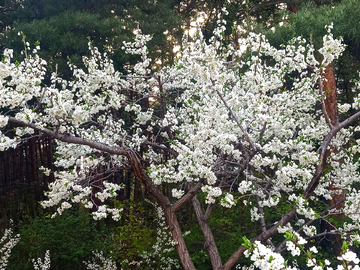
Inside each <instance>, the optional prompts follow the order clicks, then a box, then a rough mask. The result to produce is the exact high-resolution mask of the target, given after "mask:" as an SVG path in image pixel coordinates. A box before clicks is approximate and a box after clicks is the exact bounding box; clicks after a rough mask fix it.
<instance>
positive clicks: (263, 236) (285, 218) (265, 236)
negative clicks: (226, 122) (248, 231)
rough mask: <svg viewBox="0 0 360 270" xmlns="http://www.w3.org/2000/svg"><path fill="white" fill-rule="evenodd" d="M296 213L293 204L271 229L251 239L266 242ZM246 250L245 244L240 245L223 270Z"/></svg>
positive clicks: (227, 268) (229, 266)
mask: <svg viewBox="0 0 360 270" xmlns="http://www.w3.org/2000/svg"><path fill="white" fill-rule="evenodd" d="M295 215H296V207H295V206H293V207H292V209H291V210H290V211H289V212H288V213H287V214H286V215H284V216H283V217H282V218H281V219H280V220H279V221H278V222H277V223H276V224H275V225H274V226H272V227H271V228H270V229H268V230H266V231H265V232H263V233H261V234H260V235H258V236H256V237H254V238H252V239H251V242H254V241H260V242H264V241H266V240H267V239H269V238H270V237H272V236H274V235H275V234H277V228H278V227H279V226H280V225H286V224H287V223H288V222H290V221H291V220H292V219H293V218H294V217H295ZM245 251H246V247H245V246H240V247H239V248H238V249H237V250H236V251H235V252H234V253H233V254H232V255H231V256H230V258H229V259H228V260H227V262H226V263H225V264H224V265H223V267H222V268H221V270H229V269H231V267H232V266H233V265H234V264H235V263H236V262H237V261H238V259H239V258H240V257H242V256H243V255H244V252H245Z"/></svg>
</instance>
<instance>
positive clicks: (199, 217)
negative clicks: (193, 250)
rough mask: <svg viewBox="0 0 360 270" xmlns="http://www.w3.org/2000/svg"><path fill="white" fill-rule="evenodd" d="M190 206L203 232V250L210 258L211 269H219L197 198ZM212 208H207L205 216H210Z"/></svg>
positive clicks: (194, 198)
mask: <svg viewBox="0 0 360 270" xmlns="http://www.w3.org/2000/svg"><path fill="white" fill-rule="evenodd" d="M192 204H193V206H194V210H195V214H196V218H197V220H198V223H199V225H200V228H201V231H202V232H203V235H204V238H205V244H204V248H205V249H206V251H207V253H208V254H209V256H210V260H211V265H212V269H215V270H218V269H221V266H222V263H221V258H220V254H219V251H218V249H217V247H216V244H215V239H214V236H213V234H212V232H211V229H210V226H209V223H208V218H205V216H204V215H203V213H202V210H201V205H200V202H199V199H198V198H197V196H194V197H193V198H192ZM212 208H213V204H211V205H209V206H208V208H207V210H206V212H207V216H210V213H211V209H212Z"/></svg>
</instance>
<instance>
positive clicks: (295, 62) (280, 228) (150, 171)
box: [0, 11, 360, 269]
mask: <svg viewBox="0 0 360 270" xmlns="http://www.w3.org/2000/svg"><path fill="white" fill-rule="evenodd" d="M225 12H226V11H225ZM219 18H220V16H219ZM224 23H225V22H222V21H221V20H219V27H218V28H217V29H216V30H215V32H214V36H213V38H212V39H211V40H210V42H209V43H206V42H205V41H204V39H203V37H202V36H201V33H198V35H197V37H196V38H194V40H193V41H191V42H185V41H184V43H183V44H182V51H181V53H180V54H179V58H178V59H177V61H176V63H175V64H174V65H173V66H167V67H164V68H162V69H161V70H159V71H156V72H153V71H152V68H151V66H150V64H151V59H149V58H148V57H147V47H146V42H147V41H149V40H150V36H146V35H142V34H141V32H140V31H137V33H136V37H135V40H134V42H133V43H124V49H125V50H126V52H127V53H131V54H138V55H140V57H141V61H140V62H138V63H137V64H136V65H135V66H133V67H132V68H131V69H129V70H128V75H126V76H123V75H122V74H120V73H119V72H117V71H116V70H115V69H114V67H113V64H112V61H111V60H109V58H108V55H107V54H106V53H104V54H102V53H100V52H99V50H98V49H97V48H94V47H92V45H91V43H89V48H90V50H91V57H88V58H86V57H84V59H83V60H84V64H85V67H86V68H85V69H80V68H78V67H76V66H74V65H71V64H69V66H70V68H71V69H72V70H73V80H71V81H67V80H64V79H62V78H60V77H59V76H58V75H57V73H56V72H53V73H51V78H50V83H49V84H46V83H45V77H46V76H47V72H48V69H47V65H46V62H45V61H44V60H42V59H41V58H39V56H38V55H37V54H36V51H34V52H33V53H32V54H30V53H29V52H30V51H31V48H30V47H29V45H28V44H25V45H26V49H25V51H24V53H25V58H24V60H23V61H22V62H20V63H13V62H12V51H11V50H6V51H5V54H4V58H3V60H2V61H1V62H0V108H1V109H2V110H1V114H0V128H1V130H0V150H6V149H8V148H10V147H16V146H17V145H18V144H19V143H21V142H22V140H23V139H24V138H26V136H29V135H30V134H33V133H34V132H36V133H38V134H44V135H46V136H50V137H53V138H55V139H56V142H57V147H56V153H57V160H56V163H55V165H56V167H57V168H58V169H59V170H58V171H56V172H51V171H50V170H49V169H48V168H41V169H42V170H43V171H44V173H47V174H48V173H54V174H55V176H56V180H55V182H53V183H51V184H50V185H49V189H50V190H49V192H48V193H47V196H48V200H46V201H44V202H42V205H43V206H44V207H50V206H54V205H59V207H58V210H57V213H55V214H54V215H56V214H61V213H62V212H63V211H64V210H65V209H67V208H70V207H71V206H72V203H82V204H83V205H84V206H85V207H88V208H93V207H96V206H94V204H95V200H94V197H97V198H98V199H99V200H100V201H101V202H104V201H105V200H107V199H109V198H110V197H113V196H115V195H116V192H117V191H118V190H119V189H120V188H121V186H119V185H117V184H114V183H107V182H106V181H104V183H103V186H102V187H101V190H100V191H98V192H97V193H95V194H94V193H93V192H92V181H91V178H90V177H89V172H90V171H91V169H92V168H95V167H96V166H97V165H99V164H103V165H106V166H107V168H109V170H112V169H116V168H130V167H131V168H132V170H133V172H134V175H135V176H136V177H137V178H138V179H139V181H141V183H142V184H143V185H144V187H145V188H146V189H147V190H148V191H149V193H150V194H151V195H152V196H153V198H155V199H156V200H157V202H158V204H159V205H160V206H161V207H162V208H163V209H164V212H165V216H166V219H167V222H168V224H169V227H170V230H171V231H172V235H173V238H174V245H175V246H176V248H177V249H178V252H179V255H180V259H181V261H182V264H183V266H184V267H185V268H186V269H192V268H191V267H190V266H191V262H190V259H189V258H190V257H189V256H188V257H186V256H187V255H186V252H187V250H186V246H185V242H184V241H183V239H182V236H181V230H180V229H179V228H178V222H177V221H176V216H175V213H176V211H177V210H179V209H180V207H181V206H182V205H184V204H185V203H186V202H188V201H190V200H192V201H193V204H194V208H195V212H197V210H199V209H200V212H197V217H198V219H199V224H200V225H201V227H202V229H203V228H204V235H205V238H206V239H208V238H207V237H212V236H211V235H210V236H209V235H208V234H206V233H205V231H206V228H207V227H206V226H207V224H206V223H202V219H201V217H207V218H208V215H210V213H211V207H212V206H213V204H220V205H222V206H223V207H226V208H231V207H236V206H237V202H238V201H239V200H242V202H243V203H244V204H247V203H248V204H251V205H252V208H251V210H250V214H251V218H252V220H253V221H254V222H256V221H259V222H261V224H263V233H262V234H261V235H259V237H258V238H256V239H253V240H252V241H251V243H248V244H247V245H245V246H243V247H246V248H244V249H241V248H239V250H238V251H236V252H235V253H234V255H233V256H232V257H231V258H230V259H229V261H228V262H227V263H225V264H224V265H223V266H222V265H221V260H220V264H219V263H218V262H216V261H217V260H216V256H217V255H213V253H211V254H212V255H211V254H210V253H209V254H210V256H213V257H211V260H212V263H213V266H214V269H220V267H223V268H222V269H229V268H230V267H231V266H232V265H233V264H234V263H235V262H236V260H237V259H238V258H239V257H240V256H242V255H243V254H244V251H245V250H246V249H247V250H248V251H246V253H245V255H246V256H250V253H252V255H251V256H250V259H251V260H252V261H254V265H255V266H256V267H259V268H261V269H282V268H284V267H285V266H284V259H283V258H282V257H281V255H280V254H279V253H277V252H280V251H282V250H281V249H275V250H274V248H273V249H272V250H270V249H269V247H266V246H264V245H263V244H264V243H261V242H264V241H268V244H271V241H270V237H271V236H273V235H274V234H275V233H277V232H279V233H284V235H285V236H286V238H287V239H288V241H287V242H284V243H286V244H284V245H285V247H286V248H287V249H288V250H290V251H291V253H292V255H293V256H298V255H299V254H300V250H301V249H304V245H305V244H306V243H307V240H305V239H304V238H303V237H304V235H306V236H311V237H314V235H317V234H319V233H323V232H317V231H316V230H317V229H316V227H314V226H312V225H311V224H312V223H313V221H314V220H316V219H319V218H321V219H325V218H326V216H327V215H328V214H329V213H330V212H332V211H339V209H338V208H336V207H334V206H329V205H328V204H324V206H323V208H322V209H321V212H319V208H317V210H316V209H314V208H313V206H314V205H315V204H316V203H317V202H323V201H326V200H330V199H331V198H332V195H333V194H334V193H336V192H339V191H341V190H347V195H346V197H345V198H343V201H345V207H344V208H342V209H340V211H342V212H343V213H344V214H346V215H347V216H348V217H349V218H350V219H351V222H349V223H345V224H344V226H343V227H341V228H340V227H339V228H334V232H339V231H341V232H344V233H345V232H349V233H350V232H352V231H354V230H356V229H359V228H360V224H359V212H358V209H359V205H358V203H359V202H360V193H359V191H358V190H356V189H355V188H354V185H355V184H356V182H357V181H358V180H359V179H360V178H359V173H358V167H359V163H358V162H355V161H354V155H355V154H356V153H358V152H359V151H360V141H359V140H355V139H354V134H355V133H356V132H357V131H358V128H357V127H354V126H351V125H349V124H350V123H351V122H352V121H354V120H356V119H357V118H358V117H359V116H360V113H356V114H354V115H353V116H351V117H350V118H348V119H346V120H345V121H343V122H340V123H337V124H332V123H331V122H330V121H329V117H328V116H327V113H326V110H325V109H324V106H322V104H323V103H324V94H325V91H322V87H321V76H322V74H323V73H324V71H325V68H326V66H327V65H328V64H329V63H331V62H332V61H333V60H334V59H336V58H337V57H339V55H340V54H341V53H342V51H343V50H344V48H345V47H344V45H343V44H342V41H341V40H337V39H334V38H333V36H332V34H331V28H332V26H331V25H330V26H328V34H327V35H326V36H325V37H324V40H323V47H322V48H321V49H320V50H319V51H318V53H320V54H321V55H322V57H321V59H322V60H321V62H319V61H318V60H317V59H318V58H316V57H315V56H314V54H315V51H314V48H313V46H312V45H311V44H307V42H306V40H305V39H304V38H301V37H299V38H295V39H293V40H291V42H290V43H289V44H287V45H285V46H283V47H282V48H281V49H276V48H274V47H272V46H271V45H270V44H269V43H268V41H267V40H266V38H265V37H264V36H263V35H261V34H251V33H250V34H249V35H248V37H246V38H243V39H240V40H239V43H240V44H239V45H240V46H239V47H238V48H234V47H232V46H231V45H226V46H225V45H224V43H223V40H222V39H223V35H222V33H223V30H224V28H223V25H222V24H224ZM37 49H39V48H37ZM108 51H111V48H108ZM290 79H291V83H286V81H289V80H290ZM144 100H146V101H147V102H143V101H144ZM144 104H145V105H144ZM359 104H360V97H358V98H356V99H355V102H354V103H353V104H340V105H339V106H338V110H339V113H340V114H343V113H346V112H347V111H348V110H349V109H350V108H353V109H358V108H359ZM125 115H131V118H132V119H133V120H125V119H127V118H126V117H125ZM330 149H338V151H330ZM340 160H341V162H340ZM325 161H326V162H327V164H329V167H331V170H326V171H325V170H324V168H325ZM330 181H331V182H332V183H335V186H336V188H337V189H335V190H334V189H332V190H330V189H329V182H330ZM166 184H169V185H171V187H173V190H172V196H173V198H167V197H166V196H165V195H164V194H163V193H162V191H161V185H166ZM200 192H202V193H204V194H205V197H206V200H205V204H207V205H208V206H207V209H208V210H206V213H205V214H203V213H202V212H201V208H200V206H199V205H200V202H199V200H198V199H197V193H200ZM175 199H176V200H175ZM280 202H287V203H288V204H290V205H292V206H293V208H292V209H291V210H290V211H289V212H288V213H283V215H284V216H283V218H282V219H281V220H279V222H277V223H275V224H274V225H273V226H270V227H271V228H267V227H266V222H265V220H264V217H265V216H264V211H267V209H270V208H272V207H276V206H277V205H278V204H279V203H280ZM205 207H206V206H205ZM96 209H97V210H96V211H95V212H94V213H93V214H94V218H95V219H98V218H103V217H106V216H107V215H109V214H110V215H112V217H113V218H114V219H119V218H120V214H121V209H117V208H110V207H106V206H103V205H99V206H97V208H96ZM295 215H296V218H295ZM204 220H206V218H204ZM292 220H294V222H290V221H292ZM267 226H269V225H267ZM300 233H301V235H300ZM358 239H359V238H358V236H356V235H353V236H352V238H351V241H350V244H352V243H356V242H357V241H358ZM255 240H256V241H255ZM211 248H213V247H210V249H211ZM215 249H216V247H215ZM309 252H310V254H313V255H314V254H316V253H317V250H316V248H315V249H309ZM184 254H185V255H184ZM184 256H185V257H184ZM214 256H215V257H214ZM308 260H309V261H308V266H310V267H314V269H315V268H316V269H318V268H319V267H320V265H322V264H319V263H317V262H316V259H315V258H313V257H312V255H309V259H308ZM339 260H342V261H346V262H348V261H353V262H355V263H358V259H357V258H356V256H355V255H354V253H352V252H351V251H349V250H345V251H344V253H343V255H342V257H339ZM325 264H326V263H325ZM189 265H190V266H189ZM346 265H347V266H348V264H346ZM216 266H218V268H216ZM188 267H190V268H188ZM287 267H288V268H291V267H293V266H287Z"/></svg>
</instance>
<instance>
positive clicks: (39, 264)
mask: <svg viewBox="0 0 360 270" xmlns="http://www.w3.org/2000/svg"><path fill="white" fill-rule="evenodd" d="M32 263H33V266H34V269H35V270H48V269H50V265H51V260H50V251H49V250H47V251H46V252H45V257H44V261H42V260H41V258H38V259H37V260H35V259H32Z"/></svg>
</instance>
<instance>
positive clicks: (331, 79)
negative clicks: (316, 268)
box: [322, 62, 344, 256]
mask: <svg viewBox="0 0 360 270" xmlns="http://www.w3.org/2000/svg"><path fill="white" fill-rule="evenodd" d="M322 85H323V91H324V92H325V97H326V98H325V101H324V102H325V109H326V113H327V115H328V117H329V120H330V122H331V124H332V125H333V126H336V125H338V124H339V114H338V109H337V93H336V81H335V72H334V63H333V62H332V63H330V64H329V65H328V66H326V69H325V72H324V73H323V76H322ZM338 152H339V149H336V148H334V147H331V148H330V150H329V151H328V152H327V155H326V156H327V157H329V156H330V155H331V153H335V154H336V153H338ZM339 162H340V163H341V160H339ZM330 166H331V165H330V164H327V165H326V167H330ZM329 190H330V191H333V192H334V194H331V200H330V205H334V204H337V203H338V202H340V201H341V200H342V199H343V196H344V190H343V189H341V188H339V187H337V186H336V183H334V182H333V181H330V183H329ZM343 206H344V205H343V203H340V204H338V205H337V206H336V209H338V210H340V209H341V208H343ZM332 215H333V216H334V217H335V218H340V217H341V216H343V215H339V214H336V213H335V214H332ZM332 229H333V227H332V226H331V225H330V228H329V230H332ZM341 247H342V240H341V237H340V235H334V251H335V255H336V256H340V255H341Z"/></svg>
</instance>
